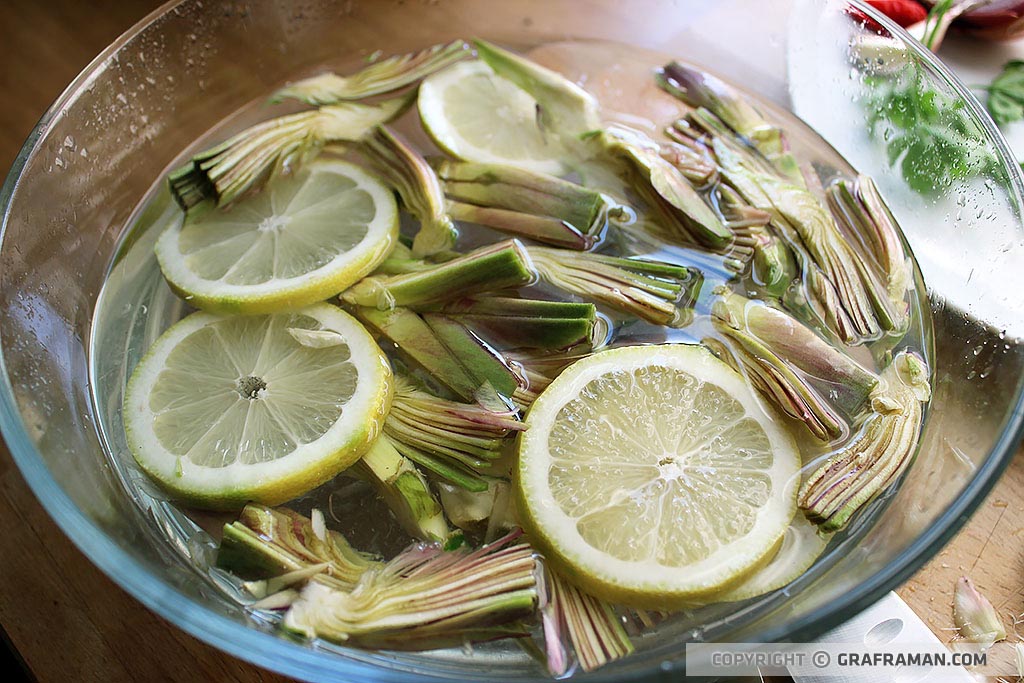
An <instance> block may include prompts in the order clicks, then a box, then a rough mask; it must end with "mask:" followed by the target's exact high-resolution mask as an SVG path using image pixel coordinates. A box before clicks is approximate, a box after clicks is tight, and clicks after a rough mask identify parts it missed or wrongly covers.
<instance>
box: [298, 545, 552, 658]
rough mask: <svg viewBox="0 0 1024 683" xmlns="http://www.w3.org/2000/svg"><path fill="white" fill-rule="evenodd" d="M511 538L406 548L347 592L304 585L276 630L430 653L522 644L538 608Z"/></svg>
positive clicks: (529, 554)
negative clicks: (474, 545)
mask: <svg viewBox="0 0 1024 683" xmlns="http://www.w3.org/2000/svg"><path fill="white" fill-rule="evenodd" d="M520 536H521V532H516V533H512V534H509V535H508V536H505V537H504V538H502V539H500V540H498V541H495V542H494V543H492V544H490V545H486V546H483V547H482V548H479V549H477V550H467V549H461V548H460V549H456V550H450V551H445V550H442V549H441V548H440V547H439V546H437V545H420V546H413V547H411V548H409V549H408V550H406V551H404V552H403V553H401V554H400V555H398V556H397V557H395V558H394V559H393V560H391V561H390V562H388V563H387V564H386V565H384V566H382V567H376V568H374V569H372V570H369V571H367V572H365V573H364V574H363V575H362V576H361V577H360V580H359V582H358V583H357V584H356V586H355V587H354V588H353V589H352V590H351V591H341V590H333V589H331V588H328V587H326V586H324V585H322V584H318V583H309V584H307V585H306V587H305V588H304V589H303V591H302V594H301V596H300V597H299V599H298V600H296V601H295V602H294V603H293V604H292V605H291V607H290V608H289V610H288V612H287V613H286V614H285V617H284V620H283V622H282V627H283V628H284V629H285V630H287V631H291V632H293V633H297V634H300V635H303V636H306V637H307V638H322V639H324V640H329V641H331V642H334V643H338V644H342V645H351V646H356V647H364V648H370V649H380V650H431V649H437V648H442V647H453V646H454V647H458V646H461V645H463V644H465V643H467V642H480V641H487V640H495V639H498V638H509V637H526V636H527V635H528V633H529V632H528V630H527V627H526V625H525V624H524V622H523V620H524V619H526V618H528V617H530V616H532V615H533V613H534V611H535V609H536V605H537V581H536V560H535V558H534V551H533V549H532V548H531V547H530V546H528V545H526V544H525V543H521V542H519V537H520Z"/></svg>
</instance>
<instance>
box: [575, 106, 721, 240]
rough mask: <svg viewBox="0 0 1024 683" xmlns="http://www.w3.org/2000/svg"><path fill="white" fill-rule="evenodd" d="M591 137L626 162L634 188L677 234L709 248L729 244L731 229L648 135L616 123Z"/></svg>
mask: <svg viewBox="0 0 1024 683" xmlns="http://www.w3.org/2000/svg"><path fill="white" fill-rule="evenodd" d="M591 137H592V139H593V140H595V141H596V142H595V144H596V145H597V147H598V148H599V149H600V150H601V151H602V152H603V153H604V154H606V155H609V156H610V157H612V158H614V159H619V160H621V161H623V162H625V164H626V166H627V167H628V169H629V171H628V172H627V175H628V176H629V177H630V178H632V179H633V180H634V185H635V189H636V190H637V191H638V192H639V193H640V195H641V196H642V197H643V198H644V200H645V201H647V202H648V203H649V204H652V205H654V207H655V208H658V209H660V210H661V211H662V212H663V213H665V214H666V215H667V217H669V218H670V219H671V220H672V221H673V222H674V223H676V224H677V225H678V228H679V230H678V232H679V236H680V237H683V238H686V239H688V241H691V242H694V243H696V244H699V245H702V246H705V247H708V248H710V249H725V248H727V247H728V246H729V244H730V243H731V242H732V239H733V236H732V233H731V232H730V231H729V229H728V228H727V227H726V226H725V225H723V224H722V222H721V220H719V218H718V216H717V215H715V212H714V211H713V210H712V209H711V207H710V206H708V204H707V203H706V202H705V201H704V199H703V198H702V197H701V196H700V194H699V193H698V192H697V191H696V190H695V189H694V188H693V186H691V185H690V183H689V182H688V181H687V180H686V178H685V176H683V174H682V173H681V172H680V171H679V170H678V169H677V168H676V167H675V166H673V165H672V164H670V163H669V162H668V161H666V160H665V159H663V158H662V156H661V153H660V151H659V146H658V144H657V143H656V142H654V141H653V140H651V139H650V137H648V136H646V135H644V134H643V133H641V132H639V131H636V130H633V129H630V128H626V127H625V126H620V125H616V124H612V125H610V126H607V127H606V128H605V129H604V130H602V131H600V132H598V133H596V134H594V135H593V136H591Z"/></svg>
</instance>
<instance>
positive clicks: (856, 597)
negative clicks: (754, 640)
mask: <svg viewBox="0 0 1024 683" xmlns="http://www.w3.org/2000/svg"><path fill="white" fill-rule="evenodd" d="M188 1H190V0H168V2H165V3H164V4H163V5H161V6H160V7H158V8H157V9H155V10H153V11H152V12H150V13H149V14H148V15H146V16H145V17H143V18H142V19H141V20H139V21H138V22H137V23H136V24H135V25H133V26H132V27H131V28H129V29H128V30H127V31H125V32H124V33H123V34H121V35H120V36H119V37H118V38H117V39H116V40H114V42H112V43H111V44H110V45H109V46H108V47H107V48H106V49H104V50H103V51H102V52H101V53H100V54H99V55H97V56H96V57H95V58H94V59H93V60H92V61H91V62H90V63H89V64H88V65H87V66H86V67H85V68H84V69H83V70H82V71H81V72H80V73H79V74H78V75H77V76H76V77H75V78H74V80H72V81H71V83H70V84H69V85H68V86H67V88H65V89H64V91H63V92H62V93H61V94H60V95H59V96H58V97H57V99H56V100H55V101H54V103H53V104H52V105H51V106H50V107H49V108H48V109H47V110H46V112H45V113H44V114H43V116H42V117H41V118H40V120H39V122H38V123H37V124H36V125H35V127H34V128H33V130H32V132H31V133H30V134H29V136H28V137H27V138H26V141H25V143H24V145H23V146H22V148H21V150H20V151H19V153H18V155H17V157H16V158H15V161H14V163H13V164H12V166H11V169H10V171H9V173H8V175H7V178H6V180H5V181H4V184H3V187H2V188H0V245H2V244H3V239H4V236H5V234H6V231H7V224H8V220H9V217H10V208H11V204H12V199H13V198H14V194H15V192H16V191H17V189H18V185H19V181H20V179H21V174H22V171H23V170H24V168H25V166H26V164H27V162H28V160H29V158H30V157H31V156H32V155H33V153H35V152H36V151H37V143H38V141H39V139H40V138H41V137H42V135H43V133H44V132H45V131H46V130H47V129H48V128H49V125H50V123H51V122H52V121H53V120H55V119H56V117H57V116H59V114H60V112H61V110H62V109H63V108H64V107H65V106H66V105H67V104H68V103H69V102H70V101H72V100H73V99H74V98H75V96H76V95H77V94H78V93H79V92H81V91H82V90H83V89H84V88H85V87H86V86H87V84H88V82H89V81H90V80H91V79H92V78H93V77H94V75H95V74H96V73H97V72H98V71H99V70H100V68H101V67H102V65H103V64H104V63H105V62H106V61H107V60H108V59H110V58H111V57H112V56H114V55H115V54H116V53H117V52H118V50H120V48H121V47H123V46H124V45H125V44H126V43H128V42H129V41H131V40H132V39H133V38H135V37H136V36H137V35H139V34H140V33H142V32H143V31H144V30H145V29H147V28H148V27H149V26H150V25H151V24H153V23H155V22H156V21H157V20H158V19H160V18H161V17H163V16H164V15H165V14H167V13H168V12H170V11H172V10H173V9H174V8H175V7H177V6H178V5H180V4H184V3H185V2H188ZM847 1H848V2H850V3H851V4H852V5H854V6H855V7H856V8H857V9H858V10H859V11H861V12H862V13H863V14H865V15H867V16H868V17H870V18H871V19H873V20H874V21H876V22H878V23H879V24H881V25H882V26H883V27H884V28H885V29H886V30H888V31H889V32H890V33H891V34H892V35H893V36H895V37H897V38H899V39H900V41H901V42H903V43H904V45H905V46H906V47H908V48H909V49H910V50H911V51H912V52H913V53H915V55H916V56H918V57H919V58H920V59H922V60H923V61H925V62H926V63H927V64H928V65H929V67H930V68H931V69H932V70H933V71H934V72H935V73H937V74H938V75H939V76H940V77H941V78H942V79H944V80H945V81H946V83H947V84H948V85H949V87H950V88H952V90H953V91H954V92H955V93H956V94H957V95H958V96H959V97H960V98H962V99H963V100H964V101H965V103H966V106H967V109H968V111H969V112H970V113H971V114H972V115H973V117H974V118H975V119H976V122H977V123H979V124H980V125H981V127H982V129H983V130H984V131H985V133H986V134H987V135H988V136H989V137H990V138H991V140H992V141H993V143H994V144H995V147H996V152H997V154H998V155H999V157H1000V158H1001V159H1002V161H1003V163H1004V165H1005V166H1008V167H1010V168H1013V167H1015V166H1016V163H1009V162H1010V161H1012V159H1013V157H1012V154H1011V153H1010V151H1009V149H1008V147H1007V145H1006V142H1005V141H1004V139H1003V137H1002V134H1001V133H1000V132H999V130H998V128H997V127H996V126H995V124H994V123H993V122H992V120H991V119H990V117H989V116H988V114H987V113H986V112H985V110H984V108H983V107H982V106H981V104H980V103H979V102H978V101H977V100H976V99H975V98H974V96H973V95H972V94H971V93H970V91H969V90H968V89H967V88H966V87H965V86H964V85H963V84H962V83H961V82H960V80H959V79H958V77H956V76H955V75H954V74H953V73H952V72H951V71H950V70H949V69H948V67H946V66H945V64H944V63H942V62H941V60H939V59H938V58H937V57H936V56H935V55H934V54H932V53H931V52H930V51H928V50H927V48H925V47H924V46H923V45H921V44H920V43H918V42H917V41H916V40H914V39H913V38H912V37H911V36H910V35H909V34H908V33H907V32H906V31H904V30H903V29H902V28H900V27H899V26H898V25H896V24H895V23H894V22H892V21H891V20H890V19H889V18H888V17H887V16H885V15H884V14H882V13H881V12H879V11H877V10H875V8H873V7H871V6H870V5H868V4H867V3H866V2H864V1H863V0H847ZM1009 176H1010V182H1011V183H1012V184H1013V185H1014V188H1015V189H1016V191H1017V194H1018V196H1022V197H1024V176H1022V174H1021V172H1020V171H1017V172H1014V173H1010V174H1009ZM0 434H2V436H3V438H4V440H5V441H6V443H7V445H8V447H9V449H10V453H11V456H12V458H13V460H14V462H15V464H16V465H17V466H18V469H19V470H20V472H21V474H22V476H23V477H24V479H25V481H26V483H27V484H28V486H29V488H30V489H31V490H32V493H33V495H35V497H36V499H37V500H38V501H39V502H40V504H41V505H42V506H43V508H44V509H45V510H46V512H47V513H48V514H49V515H50V517H51V518H52V519H53V520H54V521H55V522H56V523H57V525H58V526H59V527H60V529H61V531H62V532H63V533H64V534H65V535H66V536H67V537H68V538H69V539H70V540H71V542H72V543H73V544H74V545H75V546H76V547H77V548H78V549H79V550H80V551H81V552H82V553H83V554H84V555H85V556H86V557H87V558H89V560H90V562H92V563H93V564H94V565H95V566H96V567H98V568H99V569H100V570H101V571H102V572H103V573H104V574H106V575H107V576H108V577H109V578H110V579H111V580H113V581H114V583H116V584H117V585H118V586H120V587H121V588H123V589H124V590H125V591H127V592H128V593H129V594H130V595H131V596H132V597H134V598H135V599H136V600H138V601H139V602H141V603H142V604H143V605H145V606H146V607H147V608H149V609H150V610H152V611H153V612H155V613H156V614H157V615H159V616H162V617H164V618H165V619H167V620H168V621H170V622H171V623H172V624H174V625H175V626H176V627H178V628H181V629H182V630H183V631H185V632H186V633H189V634H191V635H192V636H194V637H196V638H197V639H199V640H200V641H203V642H205V643H208V644H210V645H213V646H214V647H216V648H218V649H220V650H222V651H224V652H227V653H228V654H231V655H233V656H235V657H238V658H240V659H243V660H245V661H248V662H251V663H253V664H256V665H258V666H261V667H263V668H266V669H268V670H271V671H276V672H279V673H283V674H287V675H292V676H299V677H305V678H311V677H313V676H317V677H323V675H324V674H336V675H338V676H340V677H343V678H344V680H349V681H350V680H353V678H352V675H353V674H361V675H362V676H365V679H366V680H383V681H396V682H398V681H407V680H409V678H410V675H413V676H415V677H417V678H423V677H422V676H416V675H415V674H412V672H410V671H408V670H406V671H402V670H398V669H385V668H381V667H378V666H374V665H372V664H371V663H369V662H366V661H358V660H356V659H351V658H349V659H337V658H335V659H334V660H333V661H332V662H331V666H330V669H331V670H330V671H329V672H328V671H325V667H324V665H325V661H326V660H325V659H324V657H323V656H322V654H321V653H320V652H317V651H316V650H314V649H311V648H309V647H305V646H302V645H299V644H298V643H293V642H289V641H286V640H283V639H281V638H279V637H277V636H276V635H273V634H271V633H266V632H263V631H258V630H256V629H253V628H251V627H248V626H245V625H243V624H240V623H238V622H235V621H233V620H231V619H229V618H227V617H225V616H222V615H220V614H218V613H216V612H214V611H212V610H211V609H209V608H207V607H205V606H203V605H201V604H199V603H198V602H195V601H194V600H193V599H192V598H190V597H187V596H185V595H184V594H182V593H180V592H179V591H178V590H176V589H175V588H172V587H171V586H169V585H168V584H166V583H164V582H163V581H161V580H160V579H158V578H156V577H155V576H153V575H151V574H150V572H149V571H148V570H147V569H146V568H145V567H144V566H143V565H142V564H141V563H139V562H138V561H136V560H135V559H134V558H132V557H131V556H130V555H129V554H128V553H126V552H125V551H123V550H122V549H121V547H120V546H118V545H117V544H116V543H114V542H113V541H111V540H110V539H109V538H108V537H107V536H106V534H105V533H104V532H103V531H102V530H101V529H100V528H99V527H98V526H96V525H95V524H94V523H93V522H92V521H91V520H90V519H89V518H88V517H86V516H85V514H83V513H82V511H81V510H80V509H79V508H78V507H77V506H76V505H75V504H74V502H73V501H72V500H71V498H70V497H69V496H68V495H67V494H66V493H65V492H64V490H63V489H62V488H61V487H60V485H59V484H58V483H57V481H56V480H55V479H54V477H53V475H52V474H51V473H50V471H49V469H48V468H47V467H46V465H45V464H44V463H43V461H42V459H41V458H40V457H39V455H38V453H37V451H36V448H35V447H34V445H33V444H32V440H31V438H30V437H29V433H28V431H27V429H26V427H25V424H24V423H23V421H22V419H21V417H20V414H19V411H18V409H17V404H16V401H15V398H14V390H13V387H12V385H11V381H10V377H9V375H8V372H7V368H6V365H5V363H4V360H3V357H2V356H0ZM1022 437H1024V386H1022V385H1021V384H1020V383H1018V387H1017V396H1016V405H1015V408H1014V410H1013V413H1012V416H1011V417H1010V419H1009V420H1008V421H1007V424H1006V426H1005V427H1004V429H1003V430H1002V432H1001V433H1000V436H999V438H998V440H997V441H996V443H995V445H994V447H993V448H992V450H991V452H990V453H989V455H988V457H987V458H986V459H985V461H984V462H983V463H982V464H981V465H980V466H979V467H978V468H977V470H976V471H975V474H974V476H973V477H972V479H971V480H970V481H969V482H968V484H967V485H966V486H965V487H964V489H963V490H962V491H961V492H960V494H959V495H958V496H957V497H956V499H955V500H954V501H953V503H952V504H951V505H950V506H949V508H948V509H947V510H946V511H945V512H944V513H943V514H942V516H941V517H939V519H938V520H936V522H935V523H934V524H932V525H931V526H930V527H928V528H927V529H926V530H925V531H924V533H922V534H921V535H920V536H918V538H916V539H915V540H914V541H913V542H912V543H911V544H910V545H909V546H908V547H907V548H905V549H904V550H903V551H902V552H901V553H900V554H899V555H897V556H896V558H895V559H894V560H893V561H891V562H889V563H888V565H886V567H885V568H884V569H883V570H882V571H880V572H878V573H876V574H875V575H873V576H871V577H870V578H869V579H867V580H866V581H863V582H861V583H859V584H857V585H856V586H854V587H853V588H851V589H850V590H848V591H847V592H845V593H844V594H843V596H842V597H841V598H840V599H838V600H836V601H833V602H831V603H829V605H827V606H826V607H822V608H819V609H817V610H813V611H812V612H811V613H810V614H808V615H806V616H805V617H803V618H802V619H798V620H796V621H788V622H785V624H783V625H780V626H778V627H775V628H771V629H768V630H767V631H766V632H764V633H763V634H762V636H763V637H762V640H763V641H765V642H776V641H782V640H787V641H789V642H800V640H801V639H805V638H806V639H811V638H814V637H815V636H816V635H820V634H821V633H824V632H825V631H827V630H829V629H831V628H834V627H835V626H838V625H839V624H841V623H842V622H844V621H845V620H846V619H848V618H849V616H850V613H851V611H860V610H861V609H864V608H866V607H868V606H870V605H871V604H873V603H874V602H876V601H877V600H878V599H879V598H881V597H882V596H883V595H884V594H885V593H887V592H888V591H890V590H891V589H892V588H894V587H895V586H897V585H898V584H900V583H902V582H903V581H905V580H906V579H907V578H909V577H910V576H911V575H912V574H913V573H914V572H916V571H917V570H918V569H919V568H920V567H921V566H922V565H923V564H924V563H925V562H927V561H928V560H929V559H930V558H931V557H932V556H933V555H934V554H935V553H936V552H937V551H938V550H940V549H941V548H942V546H944V545H945V544H946V542H947V541H948V540H949V539H950V538H951V537H952V536H953V535H954V534H956V532H957V531H959V530H960V528H961V527H962V526H963V525H964V523H965V522H966V521H967V520H968V519H969V518H970V515H971V514H972V513H973V512H974V511H975V510H976V509H977V507H978V506H979V505H980V504H981V502H982V501H983V500H984V498H985V496H986V494H987V493H988V492H989V491H990V490H991V489H992V487H993V486H994V485H995V483H996V481H997V480H998V479H999V476H1000V475H1001V474H1002V473H1003V471H1004V470H1005V469H1006V467H1007V465H1008V464H1009V462H1010V460H1011V459H1012V457H1013V455H1014V453H1015V452H1016V450H1017V448H1018V447H1019V445H1020V443H1021V439H1022ZM362 676H361V677H362ZM620 676H621V673H617V674H616V675H615V679H616V680H621V678H620ZM590 678H592V679H594V680H601V679H606V678H607V676H603V675H601V673H600V672H597V675H596V676H595V675H594V674H591V675H590ZM608 680H611V679H608Z"/></svg>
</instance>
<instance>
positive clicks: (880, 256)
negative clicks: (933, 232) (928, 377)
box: [828, 175, 912, 331]
mask: <svg viewBox="0 0 1024 683" xmlns="http://www.w3.org/2000/svg"><path fill="white" fill-rule="evenodd" d="M828 203H829V208H830V209H831V210H832V215H833V216H834V217H835V219H836V221H837V222H838V223H839V224H840V225H841V226H843V227H844V228H845V229H846V230H847V232H848V233H849V234H851V235H856V236H858V237H860V239H861V240H862V241H863V242H864V243H865V245H866V247H867V249H868V251H869V252H870V253H871V254H872V256H873V257H874V263H875V264H876V265H877V267H878V271H879V273H880V276H881V283H880V284H878V285H875V284H874V283H875V282H876V280H875V279H874V278H875V277H876V275H875V273H874V272H865V273H864V274H863V277H864V278H865V279H866V280H870V281H871V282H872V284H873V285H874V286H872V287H871V288H869V290H868V291H869V293H870V294H871V295H872V296H874V297H882V296H885V297H886V298H887V305H885V306H882V305H880V304H876V306H875V310H876V311H887V312H891V314H892V318H891V320H889V321H887V328H888V329H890V330H895V331H900V330H905V329H906V328H907V326H908V325H909V324H910V306H909V304H908V302H907V291H908V290H909V289H910V286H911V284H912V278H911V266H910V259H909V258H908V257H907V253H906V250H905V249H904V248H903V241H902V240H901V238H900V230H899V227H898V226H897V224H896V219H895V218H894V217H893V215H892V212H891V211H890V210H889V207H888V206H887V205H886V204H885V200H883V199H882V195H881V194H880V193H879V191H878V187H877V186H876V185H875V182H874V181H873V180H872V179H871V178H869V177H868V176H865V175H861V176H859V177H858V178H857V182H856V184H852V183H849V182H847V181H839V182H837V183H835V184H833V185H832V186H831V187H829V188H828ZM858 265H859V266H861V267H863V268H864V269H865V271H868V270H869V268H870V267H869V266H868V265H867V264H866V263H864V262H863V261H860V262H859V264H858Z"/></svg>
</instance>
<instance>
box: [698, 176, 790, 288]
mask: <svg viewBox="0 0 1024 683" xmlns="http://www.w3.org/2000/svg"><path fill="white" fill-rule="evenodd" d="M715 192H716V198H717V204H718V208H719V210H720V211H721V212H722V216H723V217H724V218H725V225H726V227H728V228H729V229H730V230H731V231H732V233H733V235H734V236H735V242H734V243H733V248H732V250H733V252H737V253H739V255H740V258H741V260H743V261H747V260H749V261H750V263H751V274H752V276H753V280H754V282H755V283H757V284H758V285H759V286H760V287H762V288H763V289H764V292H765V293H766V294H768V295H769V296H773V297H776V298H779V297H782V295H783V294H784V293H785V292H786V290H787V289H788V288H789V286H790V284H791V283H792V282H793V280H794V279H796V276H797V273H796V263H795V261H794V259H793V254H792V252H791V251H790V250H789V247H787V246H786V244H785V242H783V240H782V239H780V238H779V237H778V236H777V235H776V234H775V233H774V231H772V229H771V227H770V225H771V219H772V216H771V214H770V213H768V212H767V211H762V210H761V209H757V208H754V207H753V206H750V205H749V204H747V203H746V202H744V201H743V199H742V198H741V197H740V196H739V193H738V192H736V191H735V190H734V189H732V188H731V187H729V186H728V185H719V186H718V187H717V188H716V190H715Z"/></svg>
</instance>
